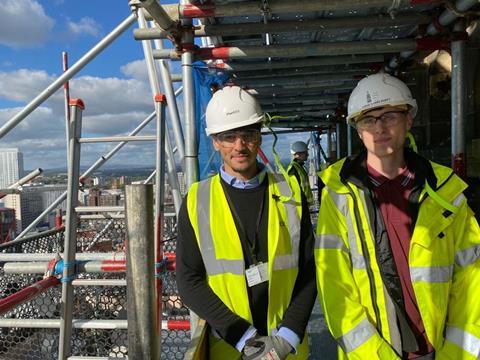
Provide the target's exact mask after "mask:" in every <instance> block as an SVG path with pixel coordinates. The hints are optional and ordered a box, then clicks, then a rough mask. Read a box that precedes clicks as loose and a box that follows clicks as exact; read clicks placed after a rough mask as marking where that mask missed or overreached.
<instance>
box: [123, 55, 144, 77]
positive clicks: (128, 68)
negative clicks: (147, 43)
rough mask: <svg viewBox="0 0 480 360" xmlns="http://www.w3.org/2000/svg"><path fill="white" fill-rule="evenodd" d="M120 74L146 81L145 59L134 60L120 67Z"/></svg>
mask: <svg viewBox="0 0 480 360" xmlns="http://www.w3.org/2000/svg"><path fill="white" fill-rule="evenodd" d="M120 70H121V72H122V74H124V75H126V76H129V77H131V78H133V79H136V80H140V81H148V72H147V64H146V63H145V60H135V61H132V62H130V63H128V64H126V65H123V66H122V67H121V68H120Z"/></svg>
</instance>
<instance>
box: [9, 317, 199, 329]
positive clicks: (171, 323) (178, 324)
mask: <svg viewBox="0 0 480 360" xmlns="http://www.w3.org/2000/svg"><path fill="white" fill-rule="evenodd" d="M8 327H14V328H30V329H35V328H36V329H58V328H59V327H60V320H59V319H4V318H0V328H8ZM72 327H73V328H75V329H112V330H113V329H118V330H126V329H127V328H128V323H127V320H83V319H73V320H72ZM162 330H185V331H188V330H190V324H189V322H188V320H163V321H162Z"/></svg>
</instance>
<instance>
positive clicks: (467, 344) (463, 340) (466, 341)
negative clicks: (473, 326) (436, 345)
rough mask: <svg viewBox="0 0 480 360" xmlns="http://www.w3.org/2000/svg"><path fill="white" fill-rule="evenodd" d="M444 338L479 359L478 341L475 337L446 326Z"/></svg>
mask: <svg viewBox="0 0 480 360" xmlns="http://www.w3.org/2000/svg"><path fill="white" fill-rule="evenodd" d="M445 338H446V340H448V341H450V342H452V343H454V344H455V345H457V346H459V347H460V348H462V349H463V350H465V351H466V352H468V353H469V354H471V355H473V356H474V357H475V358H477V359H480V339H479V338H478V337H476V336H475V335H473V334H470V333H469V332H466V331H464V330H462V329H459V328H457V327H453V326H447V332H446V336H445Z"/></svg>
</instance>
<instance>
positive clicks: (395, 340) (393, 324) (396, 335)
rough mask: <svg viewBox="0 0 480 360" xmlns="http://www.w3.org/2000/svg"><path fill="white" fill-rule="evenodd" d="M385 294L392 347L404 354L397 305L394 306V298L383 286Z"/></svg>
mask: <svg viewBox="0 0 480 360" xmlns="http://www.w3.org/2000/svg"><path fill="white" fill-rule="evenodd" d="M383 294H384V296H385V307H386V315H387V322H388V329H389V331H390V341H389V342H390V345H392V347H393V348H394V350H395V351H396V352H397V353H398V354H401V353H402V338H401V337H400V330H399V328H398V323H397V310H396V309H395V305H394V304H393V301H392V298H391V297H390V295H389V294H388V291H387V288H386V287H385V284H383Z"/></svg>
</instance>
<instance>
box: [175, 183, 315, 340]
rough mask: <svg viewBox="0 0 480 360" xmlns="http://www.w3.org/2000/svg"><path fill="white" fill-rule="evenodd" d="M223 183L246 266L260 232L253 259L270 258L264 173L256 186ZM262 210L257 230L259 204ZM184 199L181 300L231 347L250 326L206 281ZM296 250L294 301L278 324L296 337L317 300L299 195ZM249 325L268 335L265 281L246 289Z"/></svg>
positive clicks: (306, 223)
mask: <svg viewBox="0 0 480 360" xmlns="http://www.w3.org/2000/svg"><path fill="white" fill-rule="evenodd" d="M222 186H223V189H224V191H225V192H226V195H227V198H229V199H230V201H229V203H230V206H232V205H233V206H234V207H235V212H236V214H237V215H238V217H239V219H236V218H235V217H234V218H235V223H236V227H237V229H241V228H242V226H239V221H241V224H242V225H243V228H244V229H245V233H242V232H241V231H239V235H240V241H241V243H242V249H243V253H244V259H245V268H248V267H249V266H250V265H251V264H252V263H253V259H252V254H251V250H250V249H251V247H252V246H251V245H252V242H253V239H254V237H255V232H258V237H257V238H258V239H259V240H258V241H257V242H258V246H257V251H256V252H257V254H256V255H257V260H258V261H262V262H267V261H268V244H267V234H268V201H266V200H267V199H268V198H267V196H269V194H268V177H265V180H264V182H263V183H262V184H261V185H260V186H258V187H256V188H254V189H238V188H235V187H233V186H231V185H228V184H227V183H226V182H224V181H223V180H222ZM262 201H263V204H264V206H263V210H262V214H261V218H260V224H259V226H258V230H257V229H256V228H257V222H258V214H259V211H260V208H261V207H260V204H261V202H262ZM186 203H187V199H186V198H185V199H184V201H183V204H182V207H181V209H180V213H179V217H178V239H177V265H176V272H177V286H178V291H179V293H180V296H181V297H182V300H183V301H184V303H185V304H186V305H187V306H189V307H190V308H191V309H192V310H193V311H194V312H195V313H196V314H198V315H199V316H200V317H201V318H203V319H205V320H206V321H207V322H208V323H209V324H210V326H211V327H212V328H213V329H215V330H216V331H217V332H218V333H219V334H220V336H221V337H222V338H223V339H224V340H225V341H226V342H228V343H229V344H230V345H232V346H235V345H236V344H237V342H238V341H239V340H240V338H241V337H242V335H243V334H244V333H245V331H246V330H247V329H248V328H249V327H250V325H251V324H249V323H248V322H247V321H246V320H244V319H242V318H241V317H239V316H238V315H236V314H235V313H233V312H232V311H231V310H230V309H229V308H228V307H227V306H226V305H225V304H224V303H223V302H222V301H221V300H220V299H219V298H218V297H217V295H215V293H214V292H213V291H212V289H211V288H210V287H209V285H208V283H207V279H206V278H207V275H206V271H205V266H204V264H203V259H202V256H201V253H200V249H199V248H198V244H197V241H196V238H195V233H194V230H193V228H192V225H191V223H190V220H189V217H188V211H187V207H186ZM232 231H235V230H233V229H232ZM300 239H301V240H300V249H299V272H298V277H297V280H296V283H295V287H294V290H293V293H292V299H291V301H290V305H289V306H288V308H287V310H286V312H285V316H284V318H283V321H282V324H281V325H282V326H284V327H287V328H289V329H290V330H292V331H294V332H295V333H296V334H297V335H298V337H299V338H300V339H302V338H303V335H304V332H305V328H306V326H307V323H308V319H309V317H310V313H311V310H312V307H313V305H314V302H315V298H316V291H317V290H316V281H315V263H314V258H313V247H314V236H313V231H312V225H311V221H310V215H309V211H308V204H307V201H306V199H305V197H304V196H303V194H302V219H301V237H300ZM248 296H249V303H250V309H251V313H252V318H253V326H255V328H256V329H257V332H258V333H259V334H261V335H267V312H268V282H264V283H262V284H258V285H256V286H253V287H248Z"/></svg>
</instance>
